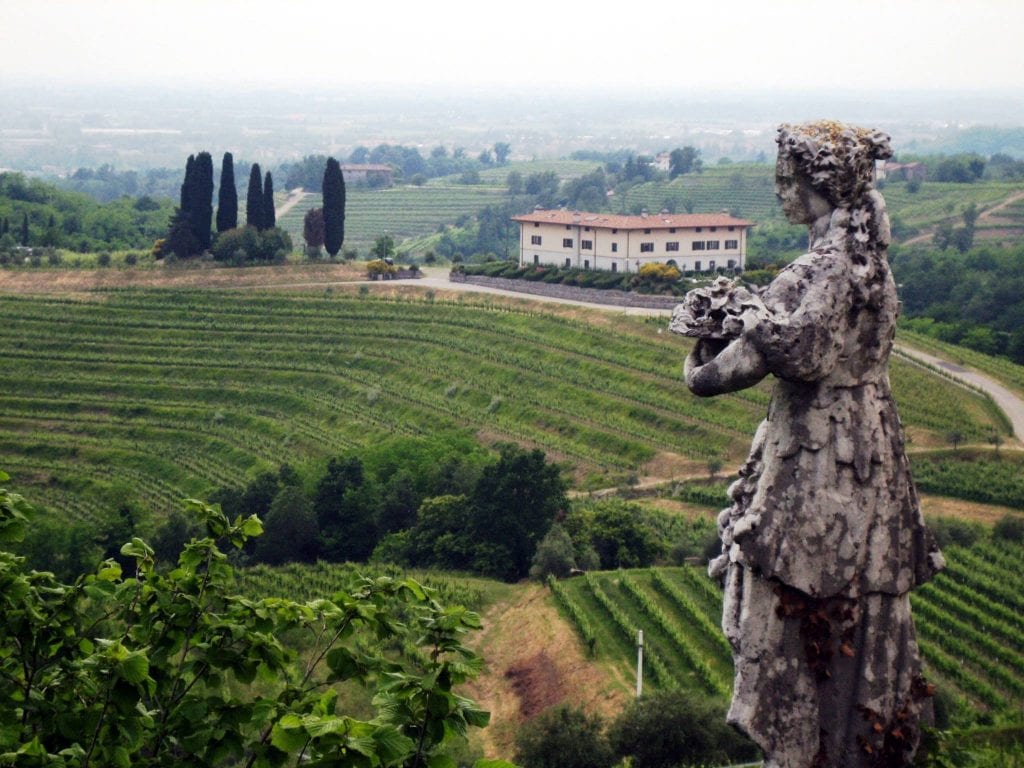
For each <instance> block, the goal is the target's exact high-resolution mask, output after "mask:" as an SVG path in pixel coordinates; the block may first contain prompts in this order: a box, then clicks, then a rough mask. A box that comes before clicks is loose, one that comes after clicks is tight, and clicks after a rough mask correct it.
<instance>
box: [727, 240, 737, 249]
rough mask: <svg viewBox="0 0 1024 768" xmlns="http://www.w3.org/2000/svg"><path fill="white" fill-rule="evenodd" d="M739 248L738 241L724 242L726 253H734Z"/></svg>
mask: <svg viewBox="0 0 1024 768" xmlns="http://www.w3.org/2000/svg"><path fill="white" fill-rule="evenodd" d="M739 247H740V242H739V240H726V241H725V250H727V251H735V250H736V249H737V248H739Z"/></svg>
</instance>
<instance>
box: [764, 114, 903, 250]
mask: <svg viewBox="0 0 1024 768" xmlns="http://www.w3.org/2000/svg"><path fill="white" fill-rule="evenodd" d="M776 141H777V142H778V145H779V164H780V172H781V173H784V174H786V173H788V174H789V175H796V174H798V173H799V174H801V175H804V176H806V177H807V178H808V179H810V181H811V184H812V185H813V186H814V188H815V189H817V190H818V191H819V192H820V193H821V194H822V195H824V197H825V198H826V199H827V200H828V201H829V202H831V203H832V204H833V205H834V206H836V208H837V211H836V213H835V214H833V217H834V218H833V222H834V223H840V221H836V218H837V217H838V218H839V219H840V220H841V223H842V224H843V225H844V228H845V230H846V232H847V235H848V237H850V238H852V240H853V241H854V242H855V243H856V245H855V250H860V248H862V247H863V246H864V245H866V244H867V243H868V242H869V241H870V240H872V239H874V240H875V241H876V242H877V243H878V244H879V245H881V246H882V247H885V246H887V245H888V244H889V226H888V219H887V217H886V216H885V203H884V202H883V201H882V198H881V196H880V195H879V194H878V193H877V192H876V191H875V161H876V160H887V159H888V158H890V157H892V147H891V146H890V144H889V136H888V134H885V133H883V132H881V131H876V130H869V129H867V128H857V127H853V126H847V125H843V124H842V123H837V122H833V121H827V120H826V121H821V122H817V123H805V124H803V125H790V124H788V123H787V124H784V125H781V126H779V135H778V137H777V138H776Z"/></svg>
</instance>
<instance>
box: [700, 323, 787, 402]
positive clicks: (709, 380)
mask: <svg viewBox="0 0 1024 768" xmlns="http://www.w3.org/2000/svg"><path fill="white" fill-rule="evenodd" d="M683 373H684V375H685V377H686V386H688V387H689V388H690V391H691V392H693V393H694V394H695V395H699V396H701V397H710V396H711V395H720V394H723V393H725V392H735V391H736V390H738V389H746V388H747V387H750V386H753V385H754V384H756V383H757V382H759V381H760V380H761V379H763V378H764V377H765V376H767V375H768V366H767V363H766V362H765V359H764V355H762V354H761V352H760V351H759V350H758V349H757V348H756V347H755V346H754V345H753V344H751V343H750V342H749V341H747V339H746V337H744V336H740V337H739V338H735V339H732V340H726V339H701V340H699V341H698V342H697V344H696V345H695V346H694V348H693V351H692V352H690V354H689V355H687V357H686V362H685V363H684V365H683Z"/></svg>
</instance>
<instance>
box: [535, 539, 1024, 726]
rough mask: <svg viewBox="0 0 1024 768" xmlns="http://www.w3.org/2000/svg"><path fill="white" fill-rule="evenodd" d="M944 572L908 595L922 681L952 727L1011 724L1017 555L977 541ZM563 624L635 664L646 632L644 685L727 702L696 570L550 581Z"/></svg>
mask: <svg viewBox="0 0 1024 768" xmlns="http://www.w3.org/2000/svg"><path fill="white" fill-rule="evenodd" d="M945 554H946V557H947V560H948V561H949V565H948V567H947V569H946V571H945V572H943V573H942V574H940V575H939V576H938V577H937V578H936V579H935V580H934V581H933V582H931V583H929V584H926V585H924V586H923V587H921V588H920V589H918V590H917V591H915V592H914V593H913V594H912V597H911V602H912V604H913V609H914V621H915V624H916V627H917V633H918V641H919V643H920V647H921V650H922V653H923V655H924V658H925V663H926V668H927V675H928V677H929V679H931V680H932V681H934V682H935V683H936V684H937V686H938V688H939V690H940V691H941V692H942V694H943V698H944V701H945V702H946V703H947V705H948V706H949V707H951V708H952V713H951V714H952V717H953V718H954V722H955V723H956V724H958V725H961V726H966V725H969V724H972V723H974V722H975V721H976V718H978V717H979V716H980V717H981V718H982V720H983V721H984V722H1006V723H1009V722H1016V721H1017V720H1019V718H1020V715H1021V712H1022V707H1024V596H1022V595H1021V594H1020V591H1019V590H1017V589H1015V588H1013V587H1012V586H1010V585H1012V584H1017V583H1019V582H1020V580H1021V579H1022V578H1024V547H1021V545H1019V544H1009V543H1006V542H998V543H997V542H995V541H993V540H991V539H985V540H983V541H981V542H979V543H976V544H974V545H973V546H971V547H970V548H964V547H952V548H949V549H948V550H947V551H946V553H945ZM549 586H550V587H551V591H552V594H553V597H554V599H555V601H556V603H557V604H558V606H559V608H560V610H561V612H562V614H563V616H564V617H565V618H566V619H567V620H568V621H569V623H570V624H572V626H573V627H574V628H575V630H576V632H577V634H578V635H579V637H580V639H581V640H582V642H583V644H584V645H585V646H586V647H587V648H588V649H589V652H590V653H591V655H592V656H594V657H596V658H602V659H606V660H611V661H613V662H614V663H615V664H618V665H621V667H622V669H623V672H625V673H626V674H627V675H628V674H630V670H632V669H634V668H635V664H636V636H637V630H640V629H642V630H643V632H644V658H645V671H644V675H645V680H646V681H647V684H649V685H652V686H654V687H657V688H673V687H684V688H688V689H693V690H697V691H700V692H701V693H703V694H705V695H709V696H719V697H723V698H725V697H728V696H729V695H730V690H731V685H732V663H731V655H730V650H729V647H728V643H727V642H726V640H725V636H724V635H723V634H722V632H721V630H720V629H719V623H720V617H721V603H722V598H721V591H720V589H719V588H718V587H717V585H715V584H714V583H713V582H712V581H711V580H710V579H709V578H708V577H707V576H706V575H705V573H704V569H703V568H698V567H694V566H684V567H682V568H653V569H645V570H631V571H606V572H601V573H590V574H587V575H586V576H585V577H582V578H577V579H571V580H568V581H562V582H554V581H552V582H549Z"/></svg>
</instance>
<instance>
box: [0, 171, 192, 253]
mask: <svg viewBox="0 0 1024 768" xmlns="http://www.w3.org/2000/svg"><path fill="white" fill-rule="evenodd" d="M171 210H172V204H171V203H170V201H167V200H163V199H160V200H155V199H153V198H152V197H147V196H143V197H139V198H135V199H133V198H130V197H121V198H118V199H116V200H114V201H112V202H109V203H105V204H100V203H97V202H96V201H95V200H93V199H92V198H90V197H88V196H87V195H85V194H81V193H78V192H66V191H63V190H60V189H58V188H57V187H55V186H53V185H52V184H48V183H45V182H42V181H38V180H36V179H27V178H25V177H24V176H23V175H22V174H20V173H0V252H7V251H11V250H13V249H14V248H15V247H17V246H19V245H21V246H28V247H34V246H44V247H61V248H68V249H70V250H75V251H80V252H87V251H109V250H128V249H132V248H148V247H150V246H151V245H152V244H153V240H155V239H156V238H157V237H160V236H161V235H162V234H164V232H166V229H167V220H168V216H169V215H170V213H171Z"/></svg>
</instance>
